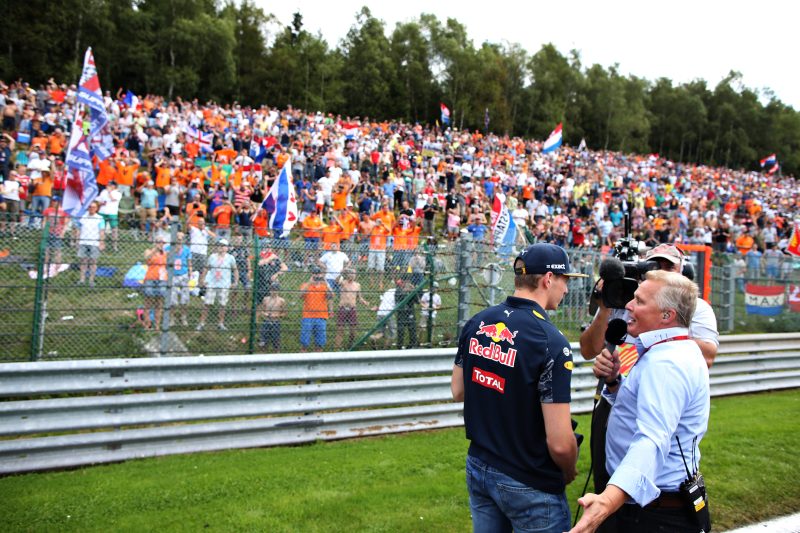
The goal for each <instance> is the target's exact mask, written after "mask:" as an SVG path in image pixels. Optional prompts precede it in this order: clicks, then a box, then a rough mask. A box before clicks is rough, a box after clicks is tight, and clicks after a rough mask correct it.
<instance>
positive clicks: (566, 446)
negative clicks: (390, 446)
mask: <svg viewBox="0 0 800 533" xmlns="http://www.w3.org/2000/svg"><path fill="white" fill-rule="evenodd" d="M514 274H515V277H514V294H513V296H509V297H508V298H507V299H506V301H505V302H503V303H502V304H500V305H496V306H493V307H490V308H488V309H485V310H483V311H481V312H480V313H478V314H477V315H475V316H474V317H472V318H471V319H470V320H468V321H467V323H466V324H465V325H464V327H463V329H462V330H461V334H460V337H459V343H458V351H457V353H456V359H455V361H454V365H453V374H452V378H451V383H450V387H451V391H452V394H453V399H454V400H456V401H463V402H464V427H465V429H466V436H467V439H469V440H470V446H469V451H468V454H467V466H466V469H467V489H468V491H469V501H470V510H471V512H472V524H473V529H474V531H476V532H477V531H481V532H482V531H508V532H510V531H511V530H512V528H513V530H515V531H540V532H553V533H562V532H563V531H566V530H567V529H568V528H569V506H568V505H567V499H566V493H565V492H564V489H565V486H566V485H567V484H568V483H570V482H571V481H572V480H573V479H575V476H576V474H577V471H576V461H577V456H578V446H577V440H576V437H575V435H574V434H573V431H572V424H571V420H570V409H569V402H570V399H571V397H570V380H571V377H572V368H573V361H572V349H571V348H570V343H569V341H567V339H566V338H565V337H564V335H562V334H561V332H560V331H559V330H558V328H556V327H555V326H554V325H553V323H552V322H550V318H549V317H548V315H547V312H548V311H554V310H555V309H557V308H558V306H559V304H560V303H561V300H562V299H563V298H564V296H565V295H566V294H567V292H568V289H567V284H568V280H569V279H571V278H572V277H576V276H581V277H585V276H584V275H583V274H575V273H572V272H571V269H570V264H569V258H568V257H567V253H566V252H565V251H564V249H563V248H560V247H558V246H556V245H554V244H549V243H537V244H534V245H532V246H529V247H528V248H527V249H526V250H524V251H523V252H522V253H521V254H520V255H519V257H517V258H516V260H515V261H514Z"/></svg>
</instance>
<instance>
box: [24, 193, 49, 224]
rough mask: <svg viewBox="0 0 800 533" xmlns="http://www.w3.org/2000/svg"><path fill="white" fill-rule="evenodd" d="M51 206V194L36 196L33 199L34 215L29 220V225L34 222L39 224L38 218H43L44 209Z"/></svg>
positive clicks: (32, 210)
mask: <svg viewBox="0 0 800 533" xmlns="http://www.w3.org/2000/svg"><path fill="white" fill-rule="evenodd" d="M48 207H50V197H49V196H34V197H33V198H32V199H31V212H32V216H31V218H30V220H29V221H28V225H29V226H33V225H34V224H38V222H36V219H38V218H41V215H42V213H44V210H45V209H47V208H48Z"/></svg>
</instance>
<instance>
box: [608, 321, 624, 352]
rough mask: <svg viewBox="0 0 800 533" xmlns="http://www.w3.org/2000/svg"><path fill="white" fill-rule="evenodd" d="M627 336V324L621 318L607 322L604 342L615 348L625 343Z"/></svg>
mask: <svg viewBox="0 0 800 533" xmlns="http://www.w3.org/2000/svg"><path fill="white" fill-rule="evenodd" d="M627 336H628V323H627V322H625V321H624V320H623V319H621V318H615V319H614V320H609V321H608V326H606V342H607V343H608V344H610V345H611V347H612V348H615V347H617V346H619V345H620V344H622V343H623V342H625V337H627Z"/></svg>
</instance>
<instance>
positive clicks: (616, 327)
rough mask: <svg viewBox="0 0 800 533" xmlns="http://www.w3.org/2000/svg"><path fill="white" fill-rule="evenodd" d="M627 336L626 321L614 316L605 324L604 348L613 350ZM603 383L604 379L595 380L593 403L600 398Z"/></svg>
mask: <svg viewBox="0 0 800 533" xmlns="http://www.w3.org/2000/svg"><path fill="white" fill-rule="evenodd" d="M627 336H628V323H627V322H625V320H623V319H621V318H615V319H613V320H609V321H608V325H607V326H606V339H605V340H606V348H607V349H608V351H609V352H613V351H614V349H615V348H616V347H617V346H619V345H620V344H622V343H623V342H625V338H626V337H627ZM603 385H605V380H604V379H603V378H600V379H599V380H597V389H596V390H595V392H594V399H595V403H596V402H597V401H598V400H599V399H600V393H601V392H602V391H603Z"/></svg>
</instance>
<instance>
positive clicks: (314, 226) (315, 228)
mask: <svg viewBox="0 0 800 533" xmlns="http://www.w3.org/2000/svg"><path fill="white" fill-rule="evenodd" d="M302 226H303V229H305V230H306V231H305V233H303V237H306V238H307V239H319V238H320V237H321V236H322V233H321V232H320V231H319V230H320V229H321V228H322V226H324V224H323V223H322V220H320V218H319V217H318V216H317V215H316V214H314V215H309V216H307V217H306V218H304V219H303V222H302Z"/></svg>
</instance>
